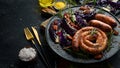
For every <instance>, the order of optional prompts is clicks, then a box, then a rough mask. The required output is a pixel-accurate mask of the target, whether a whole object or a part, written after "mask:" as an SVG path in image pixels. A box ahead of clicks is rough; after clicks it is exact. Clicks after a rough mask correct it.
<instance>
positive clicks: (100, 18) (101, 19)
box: [95, 13, 117, 28]
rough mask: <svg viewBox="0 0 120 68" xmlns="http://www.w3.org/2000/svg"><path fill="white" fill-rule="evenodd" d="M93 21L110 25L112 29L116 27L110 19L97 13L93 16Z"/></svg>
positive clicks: (114, 22)
mask: <svg viewBox="0 0 120 68" xmlns="http://www.w3.org/2000/svg"><path fill="white" fill-rule="evenodd" d="M95 19H97V20H99V21H102V22H104V23H106V24H108V25H110V26H111V27H112V28H114V27H116V26H117V23H116V21H115V20H114V19H113V18H112V17H110V16H107V15H104V14H100V13H97V14H96V15H95Z"/></svg>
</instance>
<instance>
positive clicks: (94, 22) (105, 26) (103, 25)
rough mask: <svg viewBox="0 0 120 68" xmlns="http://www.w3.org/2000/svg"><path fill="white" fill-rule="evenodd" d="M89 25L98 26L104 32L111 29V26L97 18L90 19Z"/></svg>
mask: <svg viewBox="0 0 120 68" xmlns="http://www.w3.org/2000/svg"><path fill="white" fill-rule="evenodd" d="M89 25H91V26H94V27H97V28H100V29H101V30H103V31H105V32H109V31H112V27H111V26H110V25H108V24H106V23H104V22H101V21H99V20H90V21H89Z"/></svg>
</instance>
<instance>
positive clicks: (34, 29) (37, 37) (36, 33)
mask: <svg viewBox="0 0 120 68" xmlns="http://www.w3.org/2000/svg"><path fill="white" fill-rule="evenodd" d="M31 28H32V30H33V33H34V35H35V37H36V39H37V41H38V43H39V45H41V41H40V38H39V35H38V32H37V30H36V28H35V27H31Z"/></svg>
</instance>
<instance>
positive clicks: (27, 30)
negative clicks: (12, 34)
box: [24, 27, 50, 68]
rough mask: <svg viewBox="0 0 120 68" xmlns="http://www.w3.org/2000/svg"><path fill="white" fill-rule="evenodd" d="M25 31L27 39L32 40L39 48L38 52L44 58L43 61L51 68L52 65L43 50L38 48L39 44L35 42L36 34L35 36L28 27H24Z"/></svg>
mask: <svg viewBox="0 0 120 68" xmlns="http://www.w3.org/2000/svg"><path fill="white" fill-rule="evenodd" d="M24 33H25V36H26V39H27V40H29V41H32V43H33V44H34V45H35V48H36V49H37V51H38V54H39V55H40V56H41V58H42V59H43V61H44V63H45V64H46V66H47V68H50V65H49V63H48V61H47V60H46V59H45V57H44V55H43V54H42V53H41V51H40V50H39V49H38V47H37V45H36V44H35V41H34V36H33V34H32V33H31V31H30V30H29V28H28V27H26V28H24Z"/></svg>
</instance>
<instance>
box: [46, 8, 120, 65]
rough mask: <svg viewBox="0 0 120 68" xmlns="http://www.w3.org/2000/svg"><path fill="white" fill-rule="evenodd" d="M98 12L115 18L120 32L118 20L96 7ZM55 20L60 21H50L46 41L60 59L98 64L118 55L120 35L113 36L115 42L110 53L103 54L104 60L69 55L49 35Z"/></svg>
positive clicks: (55, 17)
mask: <svg viewBox="0 0 120 68" xmlns="http://www.w3.org/2000/svg"><path fill="white" fill-rule="evenodd" d="M72 9H73V10H77V9H79V7H77V6H76V7H72ZM65 11H68V9H65V10H64V11H63V13H64V12H65ZM96 11H97V12H102V13H104V14H105V15H109V16H111V17H113V19H115V20H116V22H117V27H116V28H115V30H117V31H118V32H120V28H118V26H120V25H119V23H120V22H119V21H118V19H117V18H116V17H115V16H114V15H113V14H112V13H110V12H108V11H106V10H104V9H102V8H97V7H96ZM55 19H60V18H59V17H58V16H53V17H52V19H51V20H50V22H49V24H48V25H47V27H46V39H47V42H48V44H49V46H50V48H51V49H52V50H53V51H54V52H55V53H56V54H58V55H59V56H60V57H62V58H64V59H66V60H69V61H72V62H77V63H96V62H101V61H104V60H106V59H108V58H110V57H112V56H113V55H115V54H116V53H117V51H118V50H119V44H120V41H119V40H120V34H119V35H118V36H113V42H112V45H111V47H112V48H111V49H110V50H109V51H105V52H104V53H103V58H101V59H99V60H95V59H94V58H91V59H82V58H76V57H74V56H73V55H72V54H69V53H68V52H66V51H65V50H63V49H62V47H61V45H59V44H55V43H54V42H53V40H52V39H51V38H50V34H49V28H50V25H51V23H53V21H54V20H55Z"/></svg>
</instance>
